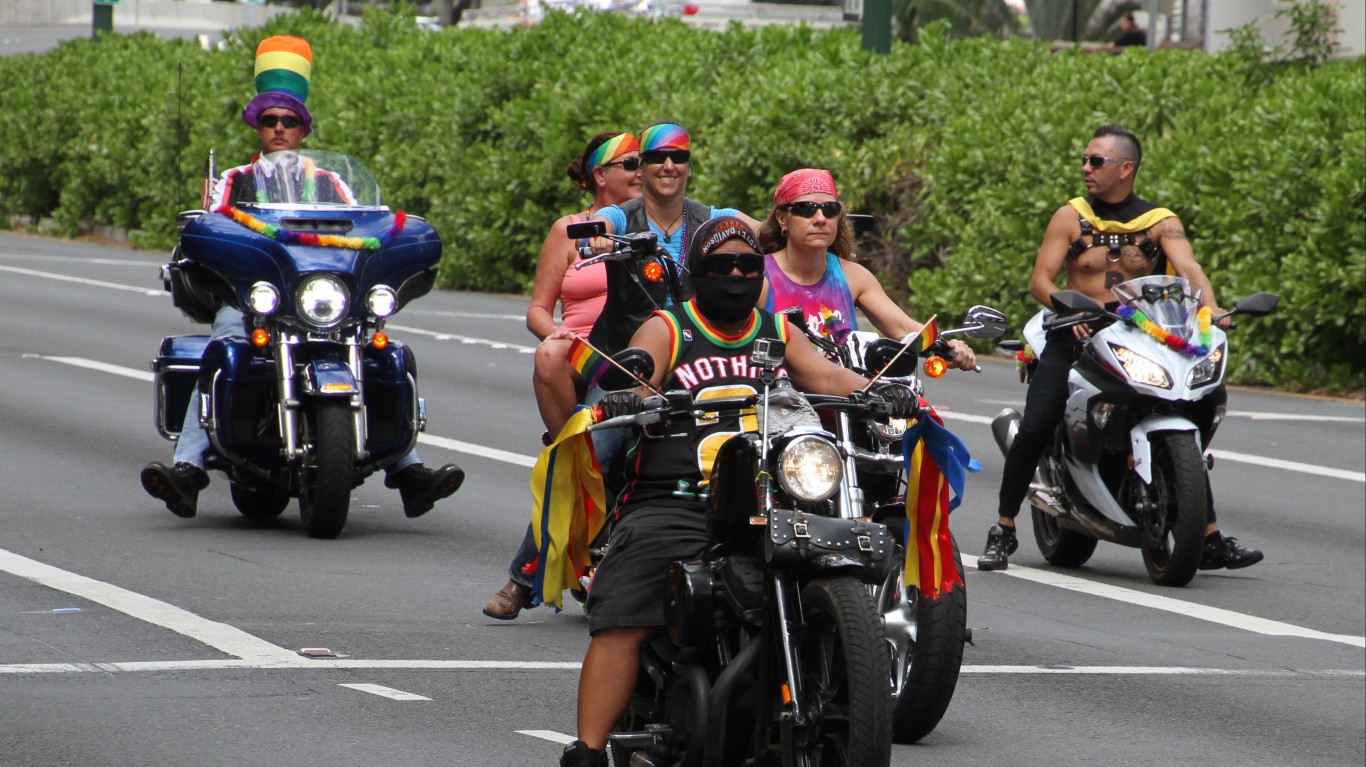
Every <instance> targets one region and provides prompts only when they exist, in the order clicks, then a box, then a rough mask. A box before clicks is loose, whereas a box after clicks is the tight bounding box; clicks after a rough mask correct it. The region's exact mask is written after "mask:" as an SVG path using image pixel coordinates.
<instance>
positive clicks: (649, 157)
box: [640, 149, 692, 165]
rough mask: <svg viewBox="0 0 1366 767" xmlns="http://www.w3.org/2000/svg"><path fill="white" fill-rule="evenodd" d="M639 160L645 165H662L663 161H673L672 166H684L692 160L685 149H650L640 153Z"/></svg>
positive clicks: (690, 153)
mask: <svg viewBox="0 0 1366 767" xmlns="http://www.w3.org/2000/svg"><path fill="white" fill-rule="evenodd" d="M640 159H641V162H644V163H645V164H646V165H663V164H664V161H665V160H673V161H674V165H685V164H687V162H688V161H689V160H691V159H692V152H689V151H688V150H686V149H651V150H650V151H648V152H641V153H640Z"/></svg>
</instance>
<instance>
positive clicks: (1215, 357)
mask: <svg viewBox="0 0 1366 767" xmlns="http://www.w3.org/2000/svg"><path fill="white" fill-rule="evenodd" d="M1227 350H1228V347H1227V345H1225V344H1219V348H1218V349H1215V350H1214V351H1212V352H1210V355H1209V356H1208V357H1206V358H1204V359H1203V360H1201V361H1200V364H1199V365H1196V366H1195V367H1194V368H1192V369H1191V374H1190V375H1189V376H1187V378H1186V385H1187V386H1189V387H1191V388H1194V387H1196V386H1204V385H1206V384H1211V383H1214V382H1215V381H1217V380H1219V376H1220V375H1221V374H1222V373H1223V371H1224V354H1225V352H1226V351H1227Z"/></svg>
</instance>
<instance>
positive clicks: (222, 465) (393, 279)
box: [152, 151, 441, 538]
mask: <svg viewBox="0 0 1366 767" xmlns="http://www.w3.org/2000/svg"><path fill="white" fill-rule="evenodd" d="M210 164H212V161H211V162H210ZM249 176H250V177H249V178H238V179H237V181H236V183H238V184H249V185H250V186H251V187H253V188H252V189H251V193H250V195H248V196H247V197H246V199H250V200H251V201H250V202H245V201H239V202H237V203H236V204H235V205H221V206H219V207H218V208H217V209H216V210H214V211H212V212H209V211H205V210H194V211H187V212H185V213H182V214H180V216H179V217H178V222H177V223H178V225H179V226H180V227H181V231H180V240H179V244H178V245H177V247H176V250H175V253H174V255H173V259H172V261H171V263H169V264H167V265H166V266H165V267H163V269H162V278H163V280H164V282H165V284H166V288H167V290H169V291H170V293H171V296H172V301H173V303H174V304H175V306H176V307H177V308H179V309H180V310H181V311H182V312H184V313H185V314H186V315H188V316H189V317H190V318H191V319H193V320H195V321H197V322H210V321H212V320H213V318H214V316H215V314H216V312H217V311H218V309H219V308H220V307H222V306H224V305H226V306H230V307H233V308H235V309H238V310H240V311H241V313H242V314H243V316H244V318H243V323H242V327H241V328H240V330H241V333H234V334H233V335H232V336H231V337H226V338H211V337H210V336H206V335H185V336H168V337H166V338H164V339H163V340H162V342H161V350H160V354H159V355H158V356H157V357H156V359H154V360H153V361H152V371H153V373H154V374H155V381H156V423H157V429H158V431H160V433H161V435H162V436H163V437H165V438H167V439H170V440H175V439H176V438H177V437H178V435H179V434H180V432H181V431H182V428H183V426H184V418H185V416H186V408H187V406H188V404H189V402H190V401H191V397H192V395H193V390H194V388H195V386H196V384H197V385H198V390H199V392H200V394H201V396H200V398H199V407H198V411H197V413H196V414H195V415H193V416H191V417H197V418H198V419H199V423H200V424H202V425H203V427H204V428H205V430H206V431H207V432H208V436H209V442H210V444H211V446H212V447H211V449H210V450H209V451H208V452H207V453H206V455H205V468H206V469H211V470H217V471H221V472H223V473H224V474H226V475H227V477H228V481H229V482H230V484H231V493H232V500H233V504H234V505H235V506H236V507H237V510H238V511H240V512H241V513H242V514H243V515H244V516H246V517H248V518H251V519H270V518H273V517H277V516H279V515H280V514H281V513H282V512H283V511H284V510H285V507H287V506H288V505H289V502H290V499H292V498H298V499H299V511H300V515H301V517H302V519H303V523H304V527H305V529H306V531H307V533H308V535H310V536H312V537H315V538H335V537H336V536H337V535H339V534H340V533H341V531H342V528H343V527H345V525H346V517H347V511H348V508H349V504H350V496H351V490H352V489H353V488H354V487H357V486H359V485H360V484H361V482H363V481H364V480H365V478H366V477H368V476H369V475H370V474H372V473H374V472H375V471H377V470H380V469H383V468H385V467H386V466H389V465H391V464H393V463H394V462H395V461H397V460H398V459H399V458H401V457H402V456H404V455H405V454H406V453H408V452H409V451H410V450H411V449H412V448H413V446H414V444H415V443H416V441H417V434H418V432H420V431H423V430H424V429H425V427H426V405H425V402H424V401H423V400H422V399H421V398H419V397H418V392H417V380H416V375H417V367H416V362H415V359H414V357H413V353H412V351H411V350H410V349H409V348H408V347H406V346H405V345H404V344H402V343H400V342H398V341H394V340H391V339H389V338H388V336H387V335H386V334H385V333H384V331H383V329H384V325H385V322H386V321H387V320H388V319H389V317H391V316H393V315H394V314H395V313H396V312H398V310H399V309H401V308H403V306H404V305H406V304H407V303H408V302H409V301H411V300H413V299H414V298H418V297H419V296H422V295H425V294H426V293H427V292H428V291H430V290H431V289H432V286H433V285H434V283H435V281H436V269H437V263H438V261H440V258H441V239H440V237H439V236H438V235H437V233H436V231H435V230H434V229H432V227H431V226H430V225H428V224H427V222H426V221H424V220H422V219H421V218H419V217H417V216H410V215H405V214H404V213H403V212H401V211H400V212H397V213H396V212H394V211H391V210H389V209H388V208H387V207H385V206H384V205H382V204H381V202H380V194H379V187H378V185H377V184H376V182H375V179H374V177H373V176H372V175H371V174H370V172H369V171H368V170H367V169H366V168H365V166H364V165H362V164H361V163H359V162H357V161H356V160H355V159H354V158H351V157H348V156H346V155H342V154H337V153H332V152H312V151H302V152H277V153H274V154H270V155H266V156H264V157H263V158H261V159H260V160H258V161H257V162H256V163H255V164H254V165H253V166H252V168H251V172H250V174H249ZM210 178H212V170H210ZM242 191H243V190H241V189H239V190H238V193H239V194H237V195H234V196H235V197H238V198H239V199H242V195H241V194H240V193H241V192H242ZM323 200H333V201H331V202H324V201H323Z"/></svg>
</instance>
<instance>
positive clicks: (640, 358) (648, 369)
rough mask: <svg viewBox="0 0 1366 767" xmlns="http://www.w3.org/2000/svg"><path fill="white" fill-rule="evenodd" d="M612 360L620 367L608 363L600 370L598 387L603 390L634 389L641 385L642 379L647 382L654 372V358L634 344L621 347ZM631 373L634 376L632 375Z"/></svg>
mask: <svg viewBox="0 0 1366 767" xmlns="http://www.w3.org/2000/svg"><path fill="white" fill-rule="evenodd" d="M612 360H613V361H615V362H616V363H617V365H620V366H621V367H620V368H619V367H617V365H610V364H609V365H608V367H607V369H606V370H604V371H602V376H601V377H599V378H598V388H600V389H602V390H604V391H623V390H625V389H634V388H635V387H637V386H641V385H642V384H641V382H642V381H645V382H648V381H649V380H650V377H651V376H653V375H654V374H655V360H654V358H653V357H651V356H650V353H649V352H647V351H645V350H644V349H639V348H636V347H634V346H632V347H630V348H628V349H622V350H621V351H619V352H617V353H616V354H613V355H612ZM621 368H626V370H629V371H631V374H629V375H628V374H627V373H626V371H624V370H622V369H621ZM633 375H634V377H632V376H633ZM637 379H639V380H637Z"/></svg>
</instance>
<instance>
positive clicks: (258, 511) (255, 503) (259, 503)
mask: <svg viewBox="0 0 1366 767" xmlns="http://www.w3.org/2000/svg"><path fill="white" fill-rule="evenodd" d="M229 492H231V494H232V505H234V506H236V507H237V511H239V512H241V514H242V516H244V517H246V518H247V519H257V520H264V519H275V518H276V517H278V516H280V515H281V514H282V513H284V510H285V509H287V508H289V501H290V496H289V483H287V482H274V483H269V484H264V485H248V484H245V483H242V482H233V483H232V484H231V485H230V486H229Z"/></svg>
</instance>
